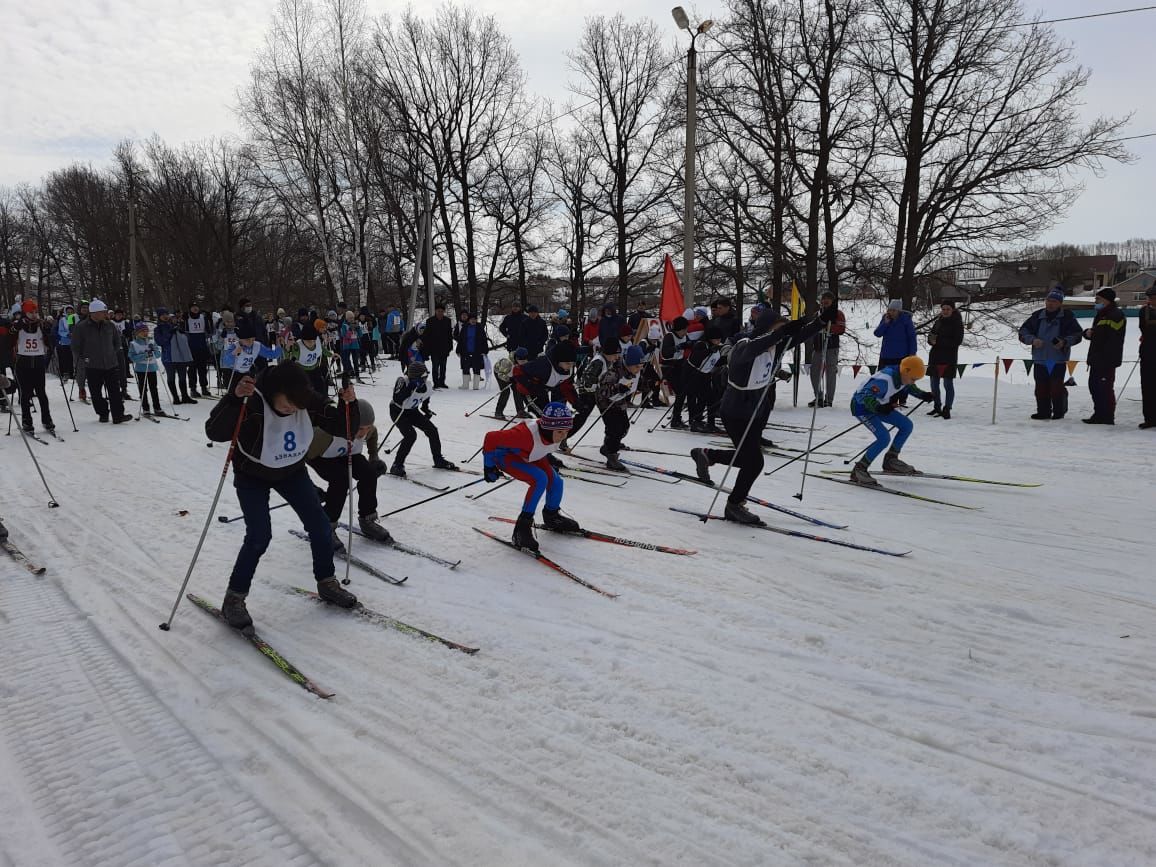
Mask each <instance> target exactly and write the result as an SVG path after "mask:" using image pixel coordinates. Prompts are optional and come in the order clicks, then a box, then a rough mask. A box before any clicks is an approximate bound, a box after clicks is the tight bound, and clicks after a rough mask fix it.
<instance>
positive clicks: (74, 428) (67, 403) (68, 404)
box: [60, 379, 80, 433]
mask: <svg viewBox="0 0 1156 867" xmlns="http://www.w3.org/2000/svg"><path fill="white" fill-rule="evenodd" d="M60 393H61V394H63V395H64V408H65V409H67V410H68V419H69V421H71V422H72V432H73V433H79V432H80V428H78V427H77V426H76V416H74V415H73V414H72V402H71V401H70V400H69V399H68V392H67V391H65V390H64V380H63V379H61V380H60Z"/></svg>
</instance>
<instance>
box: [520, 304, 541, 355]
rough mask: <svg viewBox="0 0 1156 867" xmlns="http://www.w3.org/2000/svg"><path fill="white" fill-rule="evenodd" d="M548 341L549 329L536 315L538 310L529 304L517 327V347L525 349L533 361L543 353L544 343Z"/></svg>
mask: <svg viewBox="0 0 1156 867" xmlns="http://www.w3.org/2000/svg"><path fill="white" fill-rule="evenodd" d="M549 339H550V329H549V327H548V326H547V325H546V320H545V319H543V318H542V317H541V316H540V315H539V314H538V308H537V307H535V306H534V305H533V304H531V305H530V306H529V307H527V308H526V318H525V319H523V320H522V324H521V325H520V326H519V327H518V342H517V346H524V347H526V352H527V353H529V356H530V360H531V361H533V360H534V359H535V358H537V357H538V356H539V355H541V354H542V353H543V352H544V351H545V349H546V341H547V340H549ZM517 346H515V349H516V348H517Z"/></svg>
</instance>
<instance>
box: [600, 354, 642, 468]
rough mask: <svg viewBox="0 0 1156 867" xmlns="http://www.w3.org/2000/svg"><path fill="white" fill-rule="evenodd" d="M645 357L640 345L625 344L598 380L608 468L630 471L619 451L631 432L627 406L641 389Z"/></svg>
mask: <svg viewBox="0 0 1156 867" xmlns="http://www.w3.org/2000/svg"><path fill="white" fill-rule="evenodd" d="M642 357H643V356H642V350H641V349H640V348H639V347H637V346H628V347H626V351H625V352H623V353H622V357H621V358H619V359H617V360H615V362H614V365H613V366H612V367H611V368H610V369H609V370H607V371H606V372H605V373H604V374H602V378H601V380H599V383H598V409H599V411H600V412H601V413H602V426H603V428H604V429H605V434H604V436H603V438H602V448H601V449H599V451H600V452H601V453H602V455H603V456H604V457H605V458H606V466H607V468H608V469H611V470H617V471H618V472H620V473H624V472H627V469H626V466H625V465H624V464H623V463H622V461H620V460H619V459H618V453H619V452H620V451H622V441H623V440H624V439H626V434H627V433H629V432H630V414H629V413H628V412H627V407H628V406H629V405H630V398H631V397H633V396H634V392H636V391H638V382H639V379H640V376H639V374H640V373H641V372H642Z"/></svg>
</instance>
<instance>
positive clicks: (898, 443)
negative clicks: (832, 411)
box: [858, 409, 915, 465]
mask: <svg viewBox="0 0 1156 867" xmlns="http://www.w3.org/2000/svg"><path fill="white" fill-rule="evenodd" d="M858 418H859V421H860V422H862V424H863V427H865V428H867V430H869V431H871V433H873V434H874V435H875V442H873V443H871V447H870V448H869V449H867V455H866V458H867V463H868V465H870V464H871V462H872V461H874V460H875V459H876V458H877V457H879V456H880V455H881V454H883V452H885V451H887V449H888V447H890V448H892V449H894V450H895V451H899V450H901V449H902V448H903V446H904V444H905V443H906V442H907V438H908V437H909V436H911V431H912V429H913V428H914V427H915V426H914V425H913V424H912V423H911V419H909V418H908V417H907V416H905V415H904V414H903V413H901V412H898V411H897V410H894V409H893V410H891V411H890V412H886V413H884V414H883V415H879V414H877V413H868V414H867V415H861V416H859V417H858ZM886 425H891V426H892V427H893V428H895V431H896V433H895V442H892V441H891V434H890V433H888V431H887V427H886Z"/></svg>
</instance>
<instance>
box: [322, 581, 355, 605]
mask: <svg viewBox="0 0 1156 867" xmlns="http://www.w3.org/2000/svg"><path fill="white" fill-rule="evenodd" d="M317 595H318V596H320V597H321V598H322V599H324V600H325V601H326V602H328V603H330V604H331V605H336V606H337V607H338V608H353V607H354V606H356V605H357V597H356V596H354V595H353V594H352V593H350V592H349V591H348V590H346V589H345V588H344V587H342V586H341V582H340V581H338V580H337V579H336V578H335V577H333V576H332V575H331V576H330V577H328V578H322V579H321V580H320V581H318V582H317Z"/></svg>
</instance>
